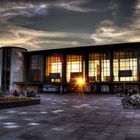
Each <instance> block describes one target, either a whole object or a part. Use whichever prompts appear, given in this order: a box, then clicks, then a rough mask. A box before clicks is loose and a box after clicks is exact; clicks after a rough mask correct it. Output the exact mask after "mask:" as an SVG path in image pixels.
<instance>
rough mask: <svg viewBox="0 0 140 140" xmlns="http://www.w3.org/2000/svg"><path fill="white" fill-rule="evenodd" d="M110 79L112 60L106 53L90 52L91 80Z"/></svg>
mask: <svg viewBox="0 0 140 140" xmlns="http://www.w3.org/2000/svg"><path fill="white" fill-rule="evenodd" d="M100 80H101V81H109V80H110V60H109V55H108V54H106V53H92V54H89V81H90V82H94V81H100Z"/></svg>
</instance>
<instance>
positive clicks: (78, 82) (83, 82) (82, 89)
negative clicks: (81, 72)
mask: <svg viewBox="0 0 140 140" xmlns="http://www.w3.org/2000/svg"><path fill="white" fill-rule="evenodd" d="M84 84H85V79H83V78H81V77H80V78H78V79H77V85H78V87H79V88H80V89H81V93H82V94H84Z"/></svg>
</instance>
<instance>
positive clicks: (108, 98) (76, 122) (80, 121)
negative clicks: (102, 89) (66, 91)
mask: <svg viewBox="0 0 140 140" xmlns="http://www.w3.org/2000/svg"><path fill="white" fill-rule="evenodd" d="M40 96H41V104H40V105H32V106H25V107H17V108H10V109H1V110H0V140H139V139H140V107H130V108H129V109H123V107H122V105H121V97H119V96H116V95H85V96H82V95H59V94H46V95H45V94H42V95H40Z"/></svg>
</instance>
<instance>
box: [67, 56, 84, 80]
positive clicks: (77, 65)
mask: <svg viewBox="0 0 140 140" xmlns="http://www.w3.org/2000/svg"><path fill="white" fill-rule="evenodd" d="M66 62H67V68H66V78H67V82H70V79H71V73H76V72H77V73H78V72H82V56H81V55H68V56H67V58H66Z"/></svg>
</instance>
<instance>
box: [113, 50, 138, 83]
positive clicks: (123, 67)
mask: <svg viewBox="0 0 140 140" xmlns="http://www.w3.org/2000/svg"><path fill="white" fill-rule="evenodd" d="M113 72H114V81H137V58H136V53H135V52H134V51H133V50H129V51H116V52H114V59H113Z"/></svg>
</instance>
